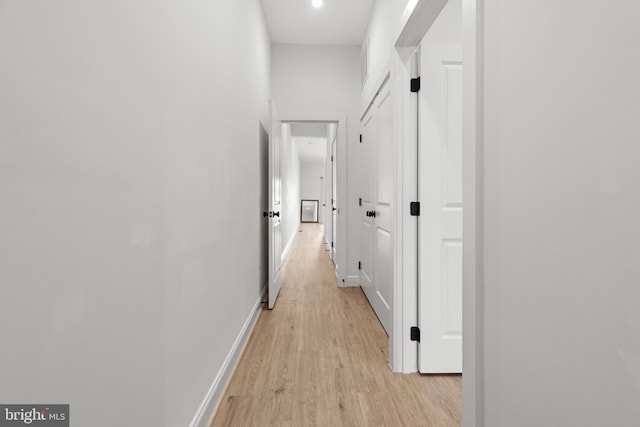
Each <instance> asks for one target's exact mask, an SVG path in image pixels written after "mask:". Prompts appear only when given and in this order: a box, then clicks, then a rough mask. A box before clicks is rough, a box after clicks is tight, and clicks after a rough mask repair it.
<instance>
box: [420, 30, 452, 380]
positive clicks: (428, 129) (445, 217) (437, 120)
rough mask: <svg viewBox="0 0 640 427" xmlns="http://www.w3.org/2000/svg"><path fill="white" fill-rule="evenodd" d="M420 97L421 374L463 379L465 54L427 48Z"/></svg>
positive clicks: (428, 45)
mask: <svg viewBox="0 0 640 427" xmlns="http://www.w3.org/2000/svg"><path fill="white" fill-rule="evenodd" d="M420 58H421V60H420V62H421V64H420V69H421V86H422V87H421V89H420V92H419V103H420V104H419V135H420V144H419V154H418V156H419V165H420V166H419V170H420V172H419V184H418V186H419V198H420V202H421V215H420V217H419V222H418V229H419V252H418V253H419V285H418V294H419V295H418V302H419V309H418V325H419V327H420V335H421V337H420V344H419V345H418V352H419V354H418V369H419V371H420V372H421V373H460V372H462V47H461V45H460V44H457V43H424V44H423V45H422V46H421V52H420Z"/></svg>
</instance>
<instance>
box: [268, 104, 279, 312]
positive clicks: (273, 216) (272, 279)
mask: <svg viewBox="0 0 640 427" xmlns="http://www.w3.org/2000/svg"><path fill="white" fill-rule="evenodd" d="M281 141H282V122H281V121H280V119H279V118H278V111H277V109H276V106H275V105H274V103H273V101H271V133H270V134H269V211H268V212H267V215H268V216H269V309H272V308H273V306H274V305H275V303H276V298H277V297H278V292H280V284H281V282H282V277H281V270H282V216H281V211H282V180H281V174H280V145H281Z"/></svg>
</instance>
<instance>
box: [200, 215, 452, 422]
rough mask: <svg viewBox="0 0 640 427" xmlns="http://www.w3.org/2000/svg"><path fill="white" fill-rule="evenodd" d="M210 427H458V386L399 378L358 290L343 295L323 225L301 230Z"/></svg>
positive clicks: (440, 379) (435, 379)
mask: <svg viewBox="0 0 640 427" xmlns="http://www.w3.org/2000/svg"><path fill="white" fill-rule="evenodd" d="M300 230H302V231H301V232H299V233H298V234H297V237H296V239H295V241H294V243H293V247H292V248H291V251H290V253H289V256H288V259H287V262H286V263H285V266H284V267H283V268H284V270H283V282H282V288H281V290H280V295H279V297H278V300H277V302H276V305H275V308H274V309H273V310H271V311H270V310H267V309H264V311H263V312H262V313H261V314H260V317H259V318H258V321H257V323H256V325H255V327H254V329H253V332H252V334H251V337H250V338H249V341H248V343H247V346H246V348H245V351H244V353H243V355H242V357H241V359H240V361H239V363H238V366H237V368H236V370H235V372H234V374H233V376H232V378H231V380H230V382H229V384H228V386H227V389H226V390H225V393H224V395H223V397H222V400H221V402H220V404H219V407H218V410H217V413H216V415H215V417H214V419H213V420H212V422H211V424H210V427H230V426H239V427H250V426H278V427H302V426H319V427H325V426H326V427H338V426H393V427H396V426H411V427H413V426H425V427H452V426H459V425H461V409H462V403H461V392H462V390H461V377H460V376H450V375H446V376H433V375H432V376H422V375H419V374H409V375H406V374H396V373H393V372H391V370H390V368H389V366H388V362H387V358H388V356H387V352H388V337H387V335H386V334H385V332H384V330H383V328H382V326H381V325H380V323H379V321H378V319H377V317H376V315H375V313H374V312H373V310H372V309H371V306H370V305H369V303H368V301H367V299H366V297H365V296H364V293H363V292H362V290H361V289H360V288H338V287H337V286H336V284H335V269H334V267H333V264H332V263H331V260H330V259H329V256H328V254H327V252H326V249H325V245H324V244H323V243H322V234H321V226H320V225H318V224H302V225H301V227H300Z"/></svg>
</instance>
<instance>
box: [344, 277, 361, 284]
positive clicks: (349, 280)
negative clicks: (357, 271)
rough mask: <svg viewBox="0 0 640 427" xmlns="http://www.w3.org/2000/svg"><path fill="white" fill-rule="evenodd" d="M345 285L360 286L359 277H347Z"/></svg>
mask: <svg viewBox="0 0 640 427" xmlns="http://www.w3.org/2000/svg"><path fill="white" fill-rule="evenodd" d="M346 285H347V286H360V277H359V276H347V281H346Z"/></svg>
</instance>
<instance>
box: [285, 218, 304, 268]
mask: <svg viewBox="0 0 640 427" xmlns="http://www.w3.org/2000/svg"><path fill="white" fill-rule="evenodd" d="M299 228H300V222H298V224H297V225H296V227H295V230H294V232H293V233H291V237H290V238H289V241H288V242H287V246H285V247H284V249H283V250H282V255H281V256H280V260H281V263H282V264H281V265H284V262H285V261H286V260H287V257H288V256H289V251H290V250H291V246H292V245H293V241H294V240H295V238H296V235H297V234H298V229H299Z"/></svg>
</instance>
